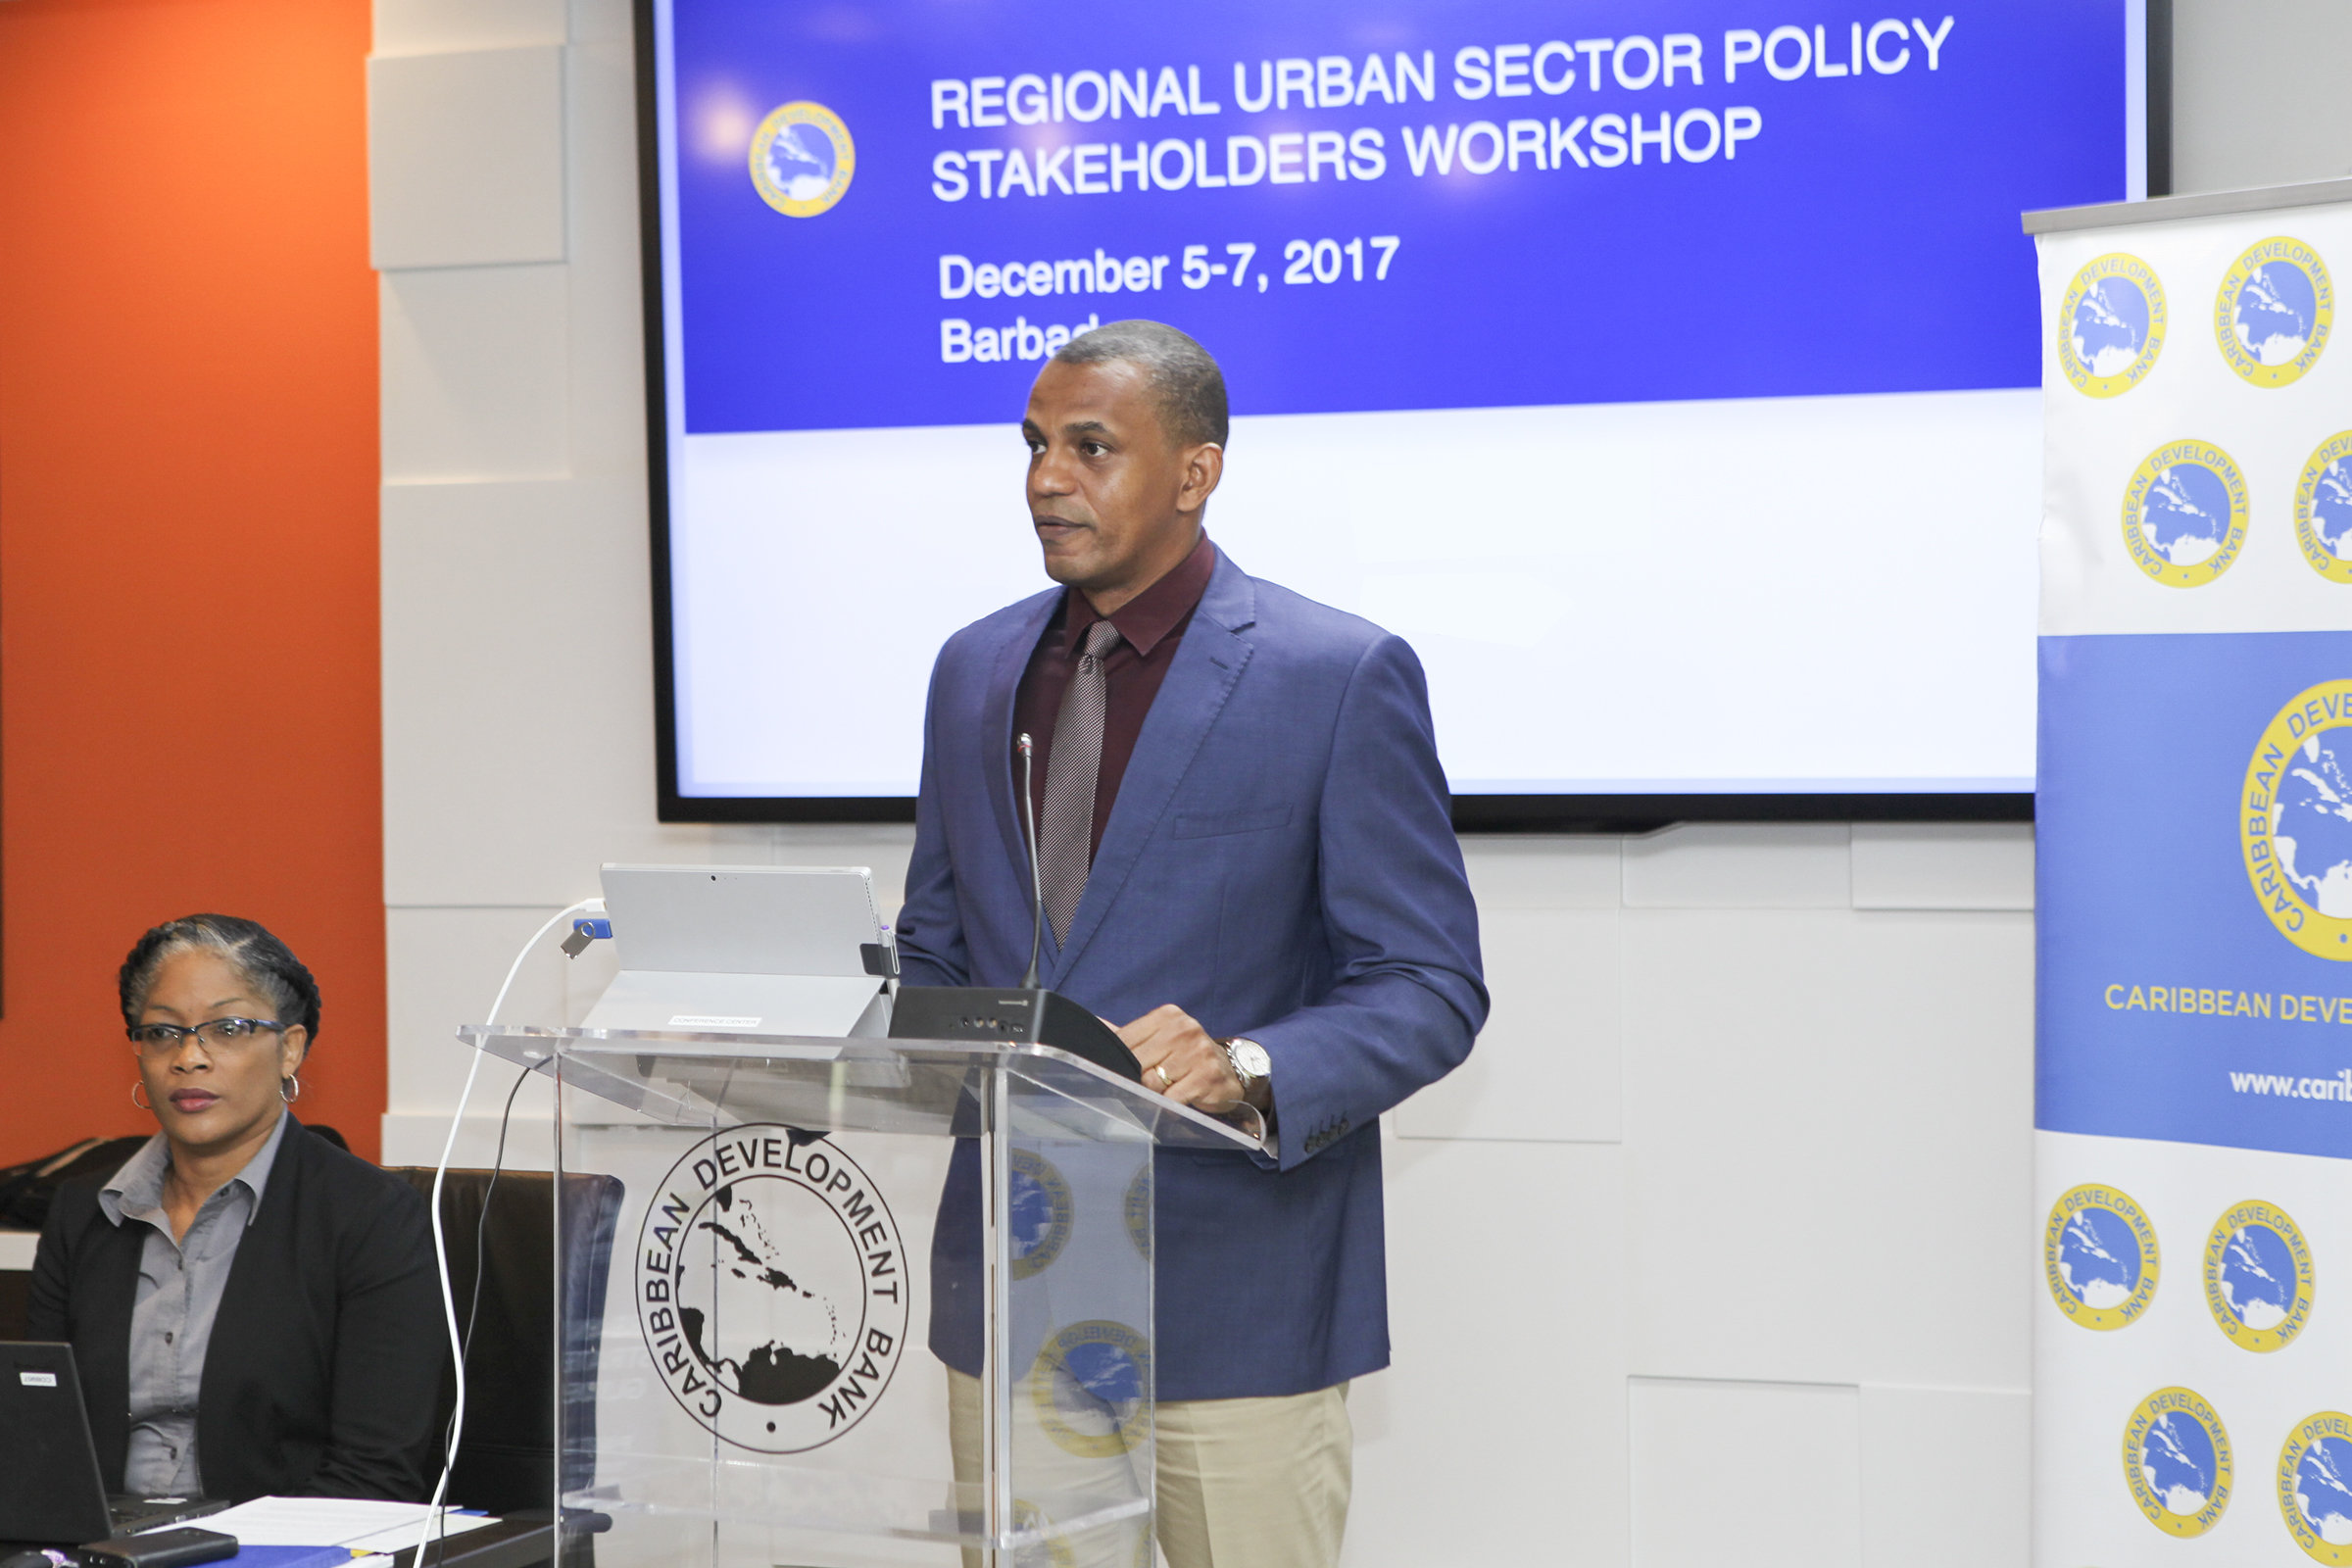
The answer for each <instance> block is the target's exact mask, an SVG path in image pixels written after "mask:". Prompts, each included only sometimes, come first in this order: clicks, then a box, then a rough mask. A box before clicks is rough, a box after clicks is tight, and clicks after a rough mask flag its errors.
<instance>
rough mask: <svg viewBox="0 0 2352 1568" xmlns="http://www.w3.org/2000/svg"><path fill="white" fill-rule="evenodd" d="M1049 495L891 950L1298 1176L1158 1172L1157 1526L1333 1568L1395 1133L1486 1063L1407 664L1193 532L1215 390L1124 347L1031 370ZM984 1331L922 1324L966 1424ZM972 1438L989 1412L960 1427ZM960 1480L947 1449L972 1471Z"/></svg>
mask: <svg viewBox="0 0 2352 1568" xmlns="http://www.w3.org/2000/svg"><path fill="white" fill-rule="evenodd" d="M1021 428H1022V434H1023V437H1024V439H1025V440H1026V441H1027V443H1028V447H1029V454H1030V456H1029V467H1028V485H1027V500H1028V510H1029V515H1030V518H1031V522H1032V525H1033V527H1034V529H1035V532H1036V537H1037V540H1038V543H1039V545H1040V547H1041V548H1042V550H1043V552H1044V558H1045V568H1046V574H1047V575H1048V576H1049V577H1051V578H1053V579H1054V582H1055V583H1056V584H1058V585H1059V586H1057V587H1055V588H1054V589H1051V590H1049V591H1047V592H1045V593H1041V594H1038V595H1036V596H1034V597H1031V598H1029V599H1025V600H1022V601H1021V602H1019V603H1017V604H1014V605H1011V606H1008V607H1006V608H1005V609H1004V610H1000V611H998V612H996V613H994V614H991V615H988V616H986V617H984V618H982V619H980V620H978V621H975V622H974V623H973V624H971V625H969V626H967V627H965V628H964V629H963V630H961V631H959V632H957V633H956V635H955V636H954V637H952V638H950V639H949V640H948V643H947V645H946V647H945V648H943V649H942V650H941V652H940V656H939V661H938V663H937V665H936V667H935V668H934V670H933V673H932V679H931V689H930V700H929V706H928V711H927V713H926V716H925V720H924V736H923V741H924V744H923V771H922V786H921V797H920V804H919V807H918V810H917V818H916V822H917V825H916V830H915V845H914V857H913V860H912V863H911V865H910V867H909V870H908V874H907V903H906V906H905V907H904V909H903V910H902V911H901V913H900V916H899V925H898V949H899V955H900V962H901V964H902V968H903V974H904V978H905V979H906V981H907V983H909V984H913V985H950V986H954V985H984V986H1010V985H1013V984H1015V983H1017V982H1018V979H1019V977H1020V976H1021V974H1022V973H1023V971H1024V969H1025V967H1026V966H1027V963H1028V959H1029V954H1030V946H1031V935H1032V920H1033V908H1032V899H1031V875H1030V868H1029V845H1028V844H1027V843H1026V842H1024V840H1023V837H1022V834H1023V824H1022V822H1021V817H1022V814H1023V811H1022V808H1021V806H1020V802H1021V799H1022V792H1021V764H1022V758H1021V757H1020V756H1019V755H1018V751H1019V742H1018V740H1017V739H1016V737H1028V738H1029V739H1030V742H1031V744H1032V746H1033V749H1034V756H1033V758H1032V759H1031V762H1032V765H1033V767H1034V769H1035V774H1034V788H1033V790H1032V798H1033V800H1034V803H1035V806H1034V811H1035V814H1034V816H1033V818H1032V819H1031V821H1030V822H1029V823H1028V824H1027V828H1028V831H1029V832H1030V833H1033V834H1034V836H1035V839H1034V842H1035V847H1036V853H1037V857H1038V879H1037V880H1038V883H1039V885H1040V886H1041V887H1042V895H1043V897H1042V903H1043V907H1044V925H1045V934H1044V936H1043V937H1042V939H1041V940H1042V943H1043V958H1042V963H1041V975H1042V980H1043V983H1044V984H1045V985H1047V986H1049V987H1051V988H1053V989H1054V990H1056V991H1059V992H1061V993H1063V994H1064V995H1066V996H1068V997H1070V998H1072V999H1073V1000H1075V1001H1076V1002H1078V1003H1080V1004H1082V1005H1085V1006H1087V1007H1090V1008H1092V1009H1093V1010H1094V1011H1095V1012H1097V1013H1099V1014H1101V1015H1102V1016H1103V1017H1104V1018H1105V1019H1108V1020H1110V1021H1111V1022H1113V1023H1114V1024H1117V1025H1118V1026H1119V1034H1120V1037H1121V1038H1122V1039H1123V1040H1125V1041H1126V1043H1127V1045H1128V1046H1129V1048H1130V1049H1131V1050H1133V1051H1134V1053H1135V1054H1136V1056H1137V1058H1138V1060H1139V1061H1140V1062H1141V1063H1142V1066H1143V1070H1144V1083H1145V1084H1146V1086H1147V1087H1149V1088H1152V1089H1154V1090H1157V1091H1159V1092H1161V1093H1163V1094H1166V1095H1168V1096H1170V1097H1171V1098H1173V1099H1176V1100H1179V1101H1182V1102H1184V1103H1189V1104H1193V1105H1197V1106H1199V1107H1201V1109H1203V1110H1206V1111H1210V1112H1219V1113H1221V1112H1227V1111H1232V1110H1235V1109H1237V1108H1238V1107H1239V1106H1240V1105H1241V1104H1242V1103H1245V1102H1247V1103H1250V1104H1251V1105H1254V1106H1256V1107H1257V1108H1258V1110H1259V1111H1260V1112H1262V1113H1263V1114H1264V1116H1265V1117H1266V1119H1267V1122H1268V1124H1269V1125H1270V1127H1271V1128H1272V1130H1273V1134H1274V1142H1275V1146H1276V1148H1277V1150H1278V1157H1275V1158H1265V1157H1257V1158H1252V1157H1251V1156H1250V1155H1247V1154H1243V1153H1238V1152H1237V1153H1231V1154H1226V1153H1211V1152H1195V1151H1181V1150H1167V1151H1162V1152H1161V1153H1160V1155H1159V1158H1158V1162H1157V1189H1156V1200H1155V1201H1156V1228H1155V1232H1154V1240H1155V1246H1154V1250H1153V1255H1154V1257H1155V1259H1156V1263H1157V1271H1158V1274H1157V1277H1158V1298H1157V1303H1156V1320H1157V1340H1158V1343H1157V1346H1156V1356H1155V1363H1156V1376H1157V1385H1158V1399H1159V1404H1158V1413H1157V1427H1156V1437H1157V1477H1158V1482H1157V1485H1158V1496H1157V1517H1158V1529H1159V1540H1160V1545H1161V1548H1162V1549H1163V1550H1164V1551H1165V1552H1166V1554H1167V1557H1168V1560H1169V1562H1170V1563H1171V1564H1173V1565H1174V1568H1207V1565H1209V1564H1211V1563H1212V1562H1213V1563H1214V1564H1215V1565H1216V1568H1258V1565H1264V1568H1309V1565H1319V1564H1336V1563H1337V1562H1338V1560H1339V1551H1340V1541H1341V1536H1342V1533H1343V1530H1344V1528H1345V1526H1346V1522H1347V1512H1348V1491H1349V1467H1350V1455H1351V1442H1352V1439H1351V1435H1350V1432H1349V1428H1348V1415H1347V1406H1346V1395H1347V1388H1348V1381H1349V1380H1350V1379H1352V1378H1355V1377H1358V1376H1360V1375H1362V1374H1364V1373H1367V1372H1372V1371H1375V1370H1377V1369H1379V1368H1381V1367H1383V1366H1386V1365H1387V1364H1388V1359H1389V1338H1388V1304H1387V1283H1386V1278H1385V1262H1384V1257H1383V1251H1382V1229H1381V1226H1382V1220H1381V1184H1380V1137H1379V1131H1378V1124H1379V1117H1380V1113H1381V1112H1383V1111H1385V1110H1387V1109H1388V1108H1389V1107H1391V1106H1392V1105H1395V1104H1397V1103H1398V1102H1399V1101H1401V1100H1403V1099H1404V1098H1405V1097H1406V1096H1408V1095H1410V1094H1411V1093H1412V1092H1413V1091H1414V1090H1416V1089H1419V1088H1420V1087H1421V1086H1422V1085H1424V1084H1427V1083H1431V1082H1433V1081H1435V1080H1436V1079H1438V1078H1440V1077H1442V1076H1444V1075H1445V1074H1446V1072H1448V1071H1449V1070H1451V1069H1452V1068H1453V1067H1454V1066H1456V1065H1457V1064H1458V1063H1460V1062H1461V1060H1462V1059H1463V1058H1464V1056H1466V1055H1467V1054H1469V1051H1470V1045H1471V1041H1472V1040H1473V1039H1474V1038H1475V1037H1476V1035H1477V1033H1478V1030H1479V1028H1480V1026H1481V1025H1482V1024H1483V1023H1484V1021H1485V1019H1486V1014H1487V993H1486V987H1485V983H1484V980H1483V978H1482V974H1481V968H1480V960H1479V950H1478V918H1477V910H1476V908H1475V907H1474V906H1473V904H1472V901H1471V897H1470V890H1469V886H1468V883H1467V881H1466V880H1465V878H1464V875H1463V870H1462V858H1461V852H1460V848H1459V846H1458V845H1457V843H1456V842H1455V839H1454V836H1453V831H1452V827H1451V823H1450V817H1449V811H1448V803H1447V794H1446V778H1445V774H1444V772H1443V771H1442V770H1441V768H1440V767H1439V764H1438V756H1437V744H1436V736H1435V732H1434V729H1433V726H1432V723H1431V720H1430V712H1429V699H1428V693H1427V689H1426V686H1425V683H1424V680H1423V677H1422V672H1421V666H1420V663H1419V662H1418V661H1417V660H1416V659H1415V658H1414V656H1413V652H1412V650H1411V649H1410V648H1409V647H1407V646H1406V645H1405V643H1404V642H1403V640H1402V639H1400V638H1397V637H1394V636H1391V635H1390V634H1388V633H1386V632H1384V631H1382V630H1381V629H1380V628H1379V627H1377V626H1374V625H1372V624H1371V623H1369V622H1368V621H1365V620H1362V619H1359V618H1357V617H1356V616H1354V615H1349V614H1346V613H1342V612H1340V611H1336V610H1333V609H1330V608H1328V607H1326V606H1323V605H1319V604H1316V603H1314V602H1313V601H1311V600H1308V599H1305V598H1303V597H1301V596H1299V595H1298V594H1296V593H1293V592H1291V591H1290V590H1288V589H1285V588H1282V587H1279V586H1277V585H1275V584H1273V583H1270V582H1267V581H1264V580H1263V579H1260V578H1255V577H1252V576H1250V574H1249V573H1247V572H1246V571H1244V570H1243V569H1242V568H1241V567H1240V566H1239V565H1237V564H1235V563H1234V562H1233V561H1232V560H1231V559H1229V558H1227V557H1226V556H1225V555H1223V554H1222V553H1221V552H1220V551H1219V550H1218V549H1217V547H1216V546H1215V545H1214V544H1212V543H1211V542H1210V541H1209V539H1208V537H1207V535H1206V534H1205V533H1204V532H1203V530H1202V526H1201V523H1202V516H1203V514H1204V513H1205V511H1206V508H1207V505H1208V500H1209V497H1210V496H1211V495H1212V494H1213V493H1214V492H1215V491H1216V488H1217V484H1218V481H1219V479H1220V478H1221V476H1222V474H1223V471H1224V460H1225V444H1226V435H1227V408H1226V395H1225V382H1224V376H1223V374H1222V372H1221V371H1220V370H1219V368H1218V367H1217V364H1216V362H1215V361H1214V360H1213V359H1211V358H1210V357H1209V355H1208V354H1207V352H1206V351H1205V350H1203V349H1202V348H1201V345H1200V344H1198V343H1196V342H1194V341H1193V340H1192V339H1191V338H1190V337H1187V336H1186V335H1185V334H1184V333H1182V332H1179V331H1177V330H1176V329H1174V328H1173V327H1169V326H1164V325H1161V324H1159V323H1157V322H1152V321H1118V322H1113V323H1111V324H1109V325H1106V326H1103V327H1100V328H1097V329H1096V330H1094V331H1092V332H1088V333H1086V334H1084V335H1082V336H1080V337H1078V338H1076V339H1074V340H1073V341H1071V342H1070V343H1069V344H1068V345H1067V346H1066V347H1064V348H1063V349H1061V350H1060V352H1059V353H1057V354H1056V355H1054V358H1053V359H1052V360H1051V361H1049V362H1048V363H1047V365H1046V368H1044V370H1043V371H1041V372H1040V373H1039V375H1038V377H1037V381H1036V384H1035V386H1034V387H1033V389H1032V390H1031V393H1030V398H1029V406H1028V412H1027V417H1026V418H1025V419H1024V420H1023V421H1022V426H1021ZM965 1340H966V1336H964V1335H962V1334H961V1333H959V1331H958V1330H957V1329H956V1326H955V1325H953V1324H950V1323H948V1322H946V1321H945V1320H944V1319H943V1318H942V1317H941V1316H939V1315H937V1314H935V1319H934V1324H933V1329H932V1345H933V1348H934V1349H935V1350H936V1351H937V1352H938V1353H939V1354H940V1356H941V1358H942V1359H943V1360H945V1361H946V1362H947V1363H948V1365H949V1367H950V1368H951V1383H952V1386H953V1394H954V1397H955V1399H956V1403H957V1405H958V1410H959V1412H960V1413H964V1414H967V1415H968V1413H969V1412H974V1411H976V1410H977V1407H978V1406H977V1398H976V1395H975V1394H974V1389H973V1385H972V1382H971V1378H970V1376H969V1374H971V1373H973V1372H975V1371H976V1370H977V1368H976V1365H973V1364H967V1363H970V1362H971V1360H972V1356H971V1352H970V1348H969V1346H968V1344H967V1343H965ZM956 1426H957V1432H958V1445H959V1448H961V1447H964V1446H972V1445H976V1443H977V1438H976V1436H974V1435H972V1434H973V1433H974V1431H975V1430H976V1416H975V1417H971V1418H970V1419H959V1420H958V1421H957V1423H956ZM967 1457H968V1456H967V1455H964V1454H962V1453H960V1452H959V1455H958V1467H959V1469H961V1468H965V1460H966V1458H967Z"/></svg>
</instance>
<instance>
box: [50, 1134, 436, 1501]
mask: <svg viewBox="0 0 2352 1568" xmlns="http://www.w3.org/2000/svg"><path fill="white" fill-rule="evenodd" d="M286 1120H287V1127H286V1136H285V1138H284V1139H283V1140H282V1141H281V1142H280V1143H279V1144H278V1149H277V1161H276V1163H275V1164H273V1165H272V1166H271V1167H270V1180H269V1184H268V1185H267V1186H266V1187H265V1188H264V1189H263V1191H262V1206H261V1209H260V1211H259V1212H258V1213H256V1214H255V1215H254V1217H253V1223H252V1226H251V1228H249V1229H248V1230H247V1231H246V1232H245V1235H244V1238H243V1239H242V1240H241V1241H239V1242H238V1244H237V1255H236V1260H235V1261H234V1262H233V1263H232V1264H230V1266H229V1273H228V1284H227V1287H226V1288H225V1290H224V1291H223V1292H222V1294H221V1311H220V1315H219V1316H218V1317H217V1318H216V1319H215V1320H214V1324H213V1338H212V1343H211V1345H210V1346H209V1347H208V1348H207V1349H206V1351H205V1357H204V1381H203V1384H202V1386H201V1388H200V1389H199V1391H198V1396H197V1403H196V1454H197V1462H198V1464H199V1466H200V1467H201V1469H202V1473H203V1477H204V1491H205V1495H207V1496H213V1497H228V1498H232V1499H238V1500H242V1499H244V1498H247V1497H258V1496H262V1495H265V1494H270V1493H275V1494H278V1495H293V1496H303V1495H309V1496H339V1497H390V1498H398V1499H404V1500H408V1501H419V1502H420V1501H422V1500H424V1498H425V1495H426V1494H427V1493H428V1492H430V1490H431V1488H432V1485H433V1481H434V1480H435V1479H436V1478H437V1476H438V1473H439V1472H438V1466H437V1461H436V1458H435V1453H434V1449H435V1443H434V1433H433V1426H434V1416H435V1404H436V1400H437V1399H438V1397H439V1395H440V1390H441V1385H442V1381H443V1379H444V1378H445V1377H446V1376H447V1369H448V1365H449V1339H448V1331H447V1329H446V1328H445V1327H444V1326H443V1322H442V1315H441V1297H440V1289H439V1286H438V1284H437V1282H436V1281H437V1276H436V1275H435V1272H434V1268H433V1240H432V1231H431V1222H430V1220H429V1219H428V1218H427V1216H426V1212H425V1205H424V1201H423V1200H422V1199H420V1198H418V1197H417V1194H416V1192H415V1191H414V1190H413V1189H411V1188H410V1186H409V1185H408V1184H407V1183H406V1182H404V1181H402V1180H401V1179H400V1178H399V1177H397V1176H392V1175H389V1174H387V1173H385V1172H384V1171H382V1170H379V1169H377V1168H376V1167H375V1166H373V1165H370V1164H368V1162H367V1161H366V1160H364V1159H360V1158H358V1157H357V1156H355V1155H352V1154H347V1153H345V1152H343V1151H342V1150H339V1149H337V1148H335V1147H334V1146H333V1145H332V1144H329V1143H327V1142H326V1141H325V1140H324V1139H321V1138H314V1137H312V1136H311V1135H310V1134H309V1133H308V1132H306V1131H304V1130H303V1127H302V1125H301V1123H299V1122H296V1121H295V1120H294V1119H293V1117H292V1116H290V1115H289V1116H288V1117H287V1118H286ZM111 1180H113V1177H112V1175H111V1174H110V1175H108V1176H103V1177H93V1178H87V1179H84V1180H81V1181H75V1182H69V1183H67V1184H66V1185H65V1186H63V1187H61V1188H60V1189H59V1190H58V1195H57V1201H56V1203H55V1204H54V1206H52V1207H51V1209H50V1211H49V1223H48V1224H47V1225H46V1226H44V1227H43V1228H42V1230H41V1243H40V1250H39V1251H38V1252H37V1253H36V1254H35V1255H34V1258H33V1265H32V1299H31V1313H30V1317H31V1327H32V1337H33V1338H34V1339H36V1340H63V1341H66V1342H68V1343H70V1344H72V1345H73V1353H74V1358H75V1360H76V1362H77V1363H78V1364H79V1366H80V1369H81V1390H82V1397H83V1398H84V1399H85V1400H86V1401H87V1402H88V1404H89V1408H90V1430H91V1435H92V1436H93V1437H94V1438H95V1439H96V1441H97V1446H98V1464H99V1469H100V1471H101V1473H102V1474H103V1475H104V1476H105V1477H106V1479H107V1484H108V1486H109V1487H110V1488H111V1489H113V1490H116V1491H120V1490H121V1488H122V1483H123V1463H124V1460H125V1459H126V1457H127V1455H128V1451H129V1446H130V1307H131V1298H132V1297H133V1295H134V1294H135V1293H136V1292H137V1289H138V1282H139V1252H140V1250H141V1249H142V1248H143V1247H144V1246H145V1245H146V1238H147V1227H146V1226H144V1225H137V1224H129V1225H121V1226H118V1225H115V1224H113V1223H111V1222H110V1221H109V1220H108V1219H107V1217H106V1213H105V1211H104V1210H103V1209H101V1208H100V1207H99V1206H98V1189H99V1188H101V1187H103V1186H105V1185H106V1183H107V1182H108V1181H111Z"/></svg>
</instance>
